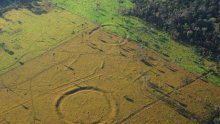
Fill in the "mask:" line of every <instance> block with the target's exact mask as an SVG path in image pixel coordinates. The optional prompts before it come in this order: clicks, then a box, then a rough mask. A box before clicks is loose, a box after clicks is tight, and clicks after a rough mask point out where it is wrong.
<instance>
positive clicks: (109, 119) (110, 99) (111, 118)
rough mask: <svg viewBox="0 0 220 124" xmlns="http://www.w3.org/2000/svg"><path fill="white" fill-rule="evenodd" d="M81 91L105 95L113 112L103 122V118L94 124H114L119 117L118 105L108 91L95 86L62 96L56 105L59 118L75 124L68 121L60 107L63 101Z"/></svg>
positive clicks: (68, 92) (81, 88) (71, 91)
mask: <svg viewBox="0 0 220 124" xmlns="http://www.w3.org/2000/svg"><path fill="white" fill-rule="evenodd" d="M81 91H96V92H100V93H102V94H103V95H104V97H105V99H106V100H107V101H108V103H109V105H110V107H111V111H110V113H109V114H108V115H107V118H106V119H104V120H102V119H103V117H102V118H101V119H100V120H98V121H96V122H93V123H105V124H107V123H109V124H110V123H112V122H113V121H114V118H115V117H116V115H117V112H118V109H117V104H116V102H115V100H114V99H113V97H112V96H111V95H108V94H107V92H106V91H104V90H102V89H100V88H97V87H93V86H85V87H79V88H76V89H72V90H69V91H67V92H65V93H64V94H63V95H62V96H60V97H59V98H58V99H57V101H56V103H55V110H56V112H57V114H58V116H59V117H60V118H61V119H62V120H63V121H64V122H66V123H73V122H71V121H69V120H66V119H65V117H64V115H63V114H62V112H61V110H60V105H61V104H62V102H63V100H64V99H65V98H66V97H68V96H70V95H73V94H75V93H77V92H81Z"/></svg>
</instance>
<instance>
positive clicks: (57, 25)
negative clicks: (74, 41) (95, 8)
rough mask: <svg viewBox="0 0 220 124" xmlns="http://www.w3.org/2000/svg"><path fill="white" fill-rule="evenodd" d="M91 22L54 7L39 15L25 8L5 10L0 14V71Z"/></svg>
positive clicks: (9, 67)
mask: <svg viewBox="0 0 220 124" xmlns="http://www.w3.org/2000/svg"><path fill="white" fill-rule="evenodd" d="M93 26H94V25H93V24H92V23H89V22H87V21H85V20H84V19H82V18H79V17H78V16H75V15H73V14H71V13H70V12H67V11H65V10H61V9H58V8H51V9H50V10H49V11H48V13H46V14H39V15H37V14H34V13H32V12H31V11H29V10H27V9H18V10H11V11H8V12H7V13H5V14H4V15H3V17H2V18H0V74H2V73H4V72H7V71H8V70H10V69H13V68H14V67H17V66H19V65H23V64H25V62H26V61H28V60H30V59H32V58H35V57H36V56H39V55H41V54H43V53H44V52H46V51H48V50H50V49H51V48H53V47H55V46H57V45H59V44H61V43H62V42H65V41H66V40H68V39H69V38H71V37H74V36H76V35H78V34H79V33H80V32H82V31H83V30H85V29H87V28H92V27H93Z"/></svg>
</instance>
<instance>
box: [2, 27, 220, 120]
mask: <svg viewBox="0 0 220 124" xmlns="http://www.w3.org/2000/svg"><path fill="white" fill-rule="evenodd" d="M203 76H205V75H203ZM201 78H202V76H199V75H193V74H192V73H189V72H187V71H185V70H183V69H181V68H179V67H177V66H175V65H174V64H172V63H171V62H169V61H167V60H166V59H163V58H161V57H160V56H158V55H157V54H156V53H153V52H151V51H147V50H146V49H144V48H142V47H141V46H138V45H137V44H135V43H133V42H131V41H129V40H128V39H126V38H123V37H120V36H118V35H115V34H112V33H110V32H108V31H105V30H104V29H103V28H102V27H99V26H97V27H93V28H91V29H85V30H84V31H83V32H81V34H80V35H77V36H76V37H74V38H72V39H70V40H69V41H68V42H65V43H63V44H62V45H60V46H58V47H56V48H54V49H51V50H50V51H48V52H46V53H45V54H43V55H41V56H39V57H37V58H34V59H32V60H31V61H28V62H26V63H25V64H24V65H23V66H20V67H18V68H15V69H13V70H11V71H9V72H7V73H5V74H3V75H1V76H0V83H1V85H0V101H1V102H0V123H1V124H4V123H11V124H26V123H35V124H71V123H109V124H112V123H135V124H136V123H137V124H138V123H147V122H149V123H152V124H154V123H165V124H166V123H179V124H181V123H182V124H190V123H192V124H193V123H201V122H207V121H209V119H210V118H211V117H212V116H213V115H212V112H217V110H216V109H215V106H220V97H219V95H218V93H219V92H220V88H218V87H215V86H214V85H213V84H209V83H206V82H204V81H201ZM207 104H208V105H209V106H207ZM15 115H16V116H15Z"/></svg>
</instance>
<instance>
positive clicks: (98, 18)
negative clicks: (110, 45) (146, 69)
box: [51, 0, 220, 84]
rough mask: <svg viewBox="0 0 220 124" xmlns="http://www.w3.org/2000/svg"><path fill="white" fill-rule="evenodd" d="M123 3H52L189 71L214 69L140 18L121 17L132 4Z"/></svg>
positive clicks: (71, 0)
mask: <svg viewBox="0 0 220 124" xmlns="http://www.w3.org/2000/svg"><path fill="white" fill-rule="evenodd" d="M122 1H124V2H123V3H121V4H120V3H119V0H51V2H53V3H54V4H56V5H57V6H59V7H62V8H64V9H66V10H68V11H70V12H73V13H74V14H77V15H79V16H81V17H83V18H85V19H87V20H89V21H92V22H94V23H97V24H100V25H108V26H106V27H105V28H106V29H108V30H111V31H112V32H115V33H118V34H120V35H128V36H129V37H128V38H130V39H132V40H135V41H137V42H140V43H142V44H143V45H144V46H146V47H147V48H150V49H152V50H154V51H156V52H158V53H160V54H161V55H162V57H166V58H167V59H169V60H170V61H172V62H174V63H176V64H177V65H179V66H181V67H183V68H185V69H187V70H189V71H191V72H194V73H197V74H202V73H204V72H206V71H207V70H209V69H211V67H213V66H215V63H214V62H209V64H203V63H204V62H203V61H205V60H204V59H203V58H201V57H200V56H198V55H197V54H196V52H195V49H194V48H193V47H190V46H184V45H182V44H179V43H177V42H175V41H173V40H172V39H171V37H170V36H169V35H168V34H166V33H164V32H162V31H159V30H157V29H156V28H154V26H152V25H150V24H146V23H145V22H143V21H141V20H140V19H137V18H135V17H130V16H123V15H122V14H121V12H122V11H124V10H125V11H126V10H128V9H131V8H132V7H133V6H134V5H133V3H132V2H130V1H129V0H122ZM98 5H99V7H97V6H98ZM97 8H98V9H97ZM207 79H208V81H211V82H214V83H216V84H220V77H218V76H215V75H210V76H209V77H207Z"/></svg>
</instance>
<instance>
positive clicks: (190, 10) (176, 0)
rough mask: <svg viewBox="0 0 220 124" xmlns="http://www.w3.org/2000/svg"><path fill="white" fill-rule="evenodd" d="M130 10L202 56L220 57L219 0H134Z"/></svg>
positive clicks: (216, 58) (217, 58)
mask: <svg viewBox="0 0 220 124" xmlns="http://www.w3.org/2000/svg"><path fill="white" fill-rule="evenodd" d="M133 2H134V3H135V5H136V6H135V7H134V9H133V10H132V11H131V12H130V14H132V15H135V16H137V17H139V18H141V19H143V20H145V21H147V22H150V23H153V24H154V25H156V26H157V27H159V28H160V29H162V30H164V31H166V32H169V33H170V34H171V35H172V37H173V38H174V39H175V40H176V41H179V42H181V43H183V44H190V45H194V46H196V48H197V50H198V53H199V54H200V55H202V56H205V57H208V58H212V59H215V60H219V58H220V55H219V53H220V45H219V44H220V7H219V6H220V1H219V0H133Z"/></svg>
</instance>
